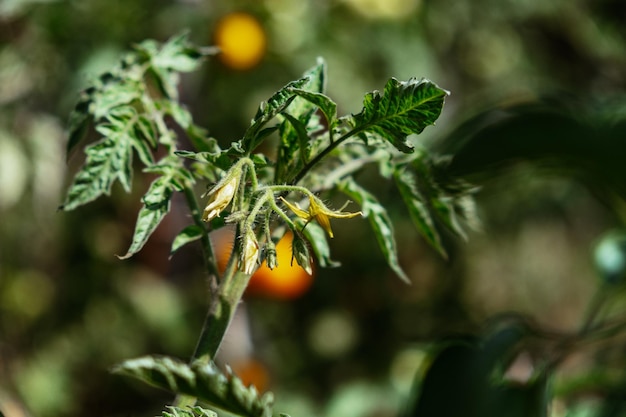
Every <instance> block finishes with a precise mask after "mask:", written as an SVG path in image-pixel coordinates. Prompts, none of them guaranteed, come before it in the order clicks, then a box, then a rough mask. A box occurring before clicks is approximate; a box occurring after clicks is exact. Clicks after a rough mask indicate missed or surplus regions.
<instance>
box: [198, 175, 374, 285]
mask: <svg viewBox="0 0 626 417" xmlns="http://www.w3.org/2000/svg"><path fill="white" fill-rule="evenodd" d="M240 181H241V169H240V168H239V167H238V168H237V169H232V170H231V172H229V173H228V174H227V175H226V176H225V177H224V178H223V179H222V180H221V181H220V182H219V183H218V184H217V185H216V186H215V187H213V189H212V190H211V191H209V201H208V202H207V205H206V207H205V208H204V212H203V214H202V220H204V221H205V222H209V221H211V220H213V219H215V218H217V217H219V216H220V214H221V213H222V211H224V210H225V209H226V207H228V205H229V204H231V202H232V201H233V199H234V198H235V195H236V193H237V190H238V189H239V183H240ZM307 195H308V197H309V207H308V209H307V210H303V209H302V208H300V206H299V205H298V204H297V203H290V202H289V201H287V200H285V199H284V198H283V197H280V199H281V200H282V202H283V203H285V205H286V206H287V207H288V208H289V209H290V210H291V211H293V213H294V214H295V215H296V216H298V217H299V218H301V219H304V220H305V221H306V224H308V223H309V222H310V221H312V220H315V221H316V222H317V223H318V224H319V225H320V226H321V227H322V228H323V229H324V230H325V231H326V233H328V236H330V237H331V238H332V237H333V236H334V235H333V230H332V229H331V227H330V219H331V218H335V219H350V218H352V217H356V216H358V215H362V213H361V212H360V211H358V212H355V213H348V212H342V211H341V210H337V211H335V210H331V209H329V208H328V207H326V205H325V204H324V203H323V202H322V201H321V200H320V199H319V198H317V197H315V196H314V195H313V194H310V193H307ZM267 196H269V197H267V198H273V194H267ZM263 201H265V200H262V199H260V200H258V202H260V203H261V204H263V203H262V202H263ZM257 205H258V204H257ZM259 207H260V206H259ZM274 207H276V206H274ZM258 210H259V209H258V208H257V209H255V210H253V212H255V213H256V212H258ZM276 210H279V209H278V208H277V207H276ZM255 215H256V214H254V215H253V214H249V216H253V217H254V216H255ZM303 243H304V242H300V241H297V239H296V238H295V237H294V245H293V251H294V257H295V259H296V260H297V261H298V264H300V265H301V266H302V267H304V268H305V269H307V271H308V272H309V273H311V272H312V270H311V265H310V259H309V258H310V256H309V253H308V249H307V248H306V246H303ZM270 249H271V248H270ZM268 253H269V255H270V258H268V264H269V263H270V262H272V259H271V255H272V252H271V250H270V251H269V252H268ZM274 257H275V253H274ZM272 263H275V259H274V260H273V262H272ZM258 265H259V242H258V241H257V238H256V234H255V232H254V230H253V229H252V226H251V221H248V220H246V222H245V223H244V226H243V236H242V243H241V258H240V260H239V268H240V269H241V270H242V271H243V272H244V273H246V274H248V275H251V274H253V273H254V271H255V270H256V268H257V266H258Z"/></svg>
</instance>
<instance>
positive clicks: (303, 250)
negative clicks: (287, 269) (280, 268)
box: [291, 233, 313, 275]
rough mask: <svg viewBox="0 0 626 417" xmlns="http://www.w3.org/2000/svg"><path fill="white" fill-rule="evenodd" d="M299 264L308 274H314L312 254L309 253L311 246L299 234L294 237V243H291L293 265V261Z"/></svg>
mask: <svg viewBox="0 0 626 417" xmlns="http://www.w3.org/2000/svg"><path fill="white" fill-rule="evenodd" d="M294 258H295V260H296V262H298V265H300V266H301V267H302V269H304V270H305V271H306V272H307V274H309V275H312V274H313V268H312V267H311V253H310V252H309V246H308V245H307V242H306V240H304V238H303V237H302V236H301V235H300V234H299V233H296V234H294V236H293V242H291V263H292V265H293V260H294Z"/></svg>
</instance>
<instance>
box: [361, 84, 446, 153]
mask: <svg viewBox="0 0 626 417" xmlns="http://www.w3.org/2000/svg"><path fill="white" fill-rule="evenodd" d="M446 95H448V92H447V91H446V90H443V89H441V88H439V87H438V86H437V85H436V84H434V83H433V82H431V81H428V80H425V79H421V80H418V79H415V78H411V79H410V80H408V81H398V80H396V79H395V78H391V79H390V80H389V81H388V82H387V84H386V86H385V90H384V92H383V94H382V95H381V94H380V93H379V92H378V91H374V92H372V93H368V94H367V95H366V96H365V99H364V100H363V110H362V111H361V112H360V113H359V114H356V115H354V116H353V118H352V123H353V125H354V126H353V131H354V132H356V133H359V135H360V136H362V137H363V139H366V137H365V136H364V134H365V133H366V132H369V133H374V134H376V135H379V136H381V137H382V138H384V139H385V140H387V141H389V142H390V143H391V144H392V145H393V146H395V147H396V148H397V149H398V150H399V151H401V152H404V153H410V152H412V151H413V147H412V146H411V145H410V144H409V143H408V142H407V136H408V135H410V134H419V133H421V132H422V131H423V130H424V128H426V126H429V125H432V124H434V123H435V121H436V120H437V118H438V117H439V115H440V114H441V109H442V108H443V103H444V98H445V96H446Z"/></svg>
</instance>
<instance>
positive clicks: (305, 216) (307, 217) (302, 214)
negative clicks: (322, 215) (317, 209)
mask: <svg viewBox="0 0 626 417" xmlns="http://www.w3.org/2000/svg"><path fill="white" fill-rule="evenodd" d="M278 198H280V199H281V201H282V202H283V203H285V205H286V206H287V207H288V208H289V210H291V211H293V213H294V214H295V215H296V216H298V217H300V218H301V219H304V220H306V221H307V222H308V221H309V220H311V215H310V214H309V212H308V211H304V210H302V209H301V208H300V207H299V206H298V205H297V204H291V203H290V202H289V201H287V200H285V199H284V198H282V197H278Z"/></svg>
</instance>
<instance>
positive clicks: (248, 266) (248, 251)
mask: <svg viewBox="0 0 626 417" xmlns="http://www.w3.org/2000/svg"><path fill="white" fill-rule="evenodd" d="M258 262H259V242H257V240H256V236H254V232H253V231H252V230H248V231H247V232H246V234H245V236H244V238H243V248H242V250H241V263H240V268H241V270H242V271H243V272H244V273H245V274H248V275H252V274H253V273H254V271H255V270H256V267H257V266H258Z"/></svg>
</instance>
